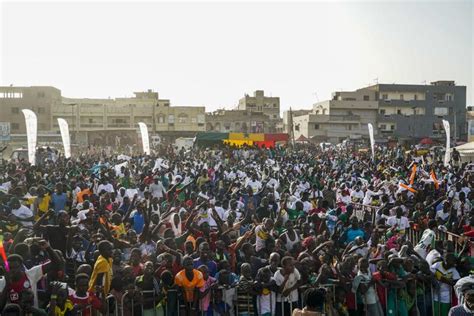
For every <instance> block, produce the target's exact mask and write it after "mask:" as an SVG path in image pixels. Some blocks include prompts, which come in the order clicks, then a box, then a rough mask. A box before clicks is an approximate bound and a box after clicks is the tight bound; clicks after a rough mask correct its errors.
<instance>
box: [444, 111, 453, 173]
mask: <svg viewBox="0 0 474 316" xmlns="http://www.w3.org/2000/svg"><path fill="white" fill-rule="evenodd" d="M443 127H444V131H445V132H446V153H445V154H444V166H445V167H447V166H448V165H449V160H450V158H451V152H450V150H451V145H450V138H451V131H450V127H449V122H448V121H446V120H443Z"/></svg>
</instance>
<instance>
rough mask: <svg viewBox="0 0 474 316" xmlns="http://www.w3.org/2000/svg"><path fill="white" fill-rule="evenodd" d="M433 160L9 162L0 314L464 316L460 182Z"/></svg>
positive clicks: (327, 154)
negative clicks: (31, 163) (30, 163)
mask: <svg viewBox="0 0 474 316" xmlns="http://www.w3.org/2000/svg"><path fill="white" fill-rule="evenodd" d="M443 158H444V157H442V156H440V155H433V154H430V153H427V154H425V155H424V156H422V157H420V156H417V155H416V154H414V153H413V152H409V151H407V152H405V150H404V149H402V148H401V147H400V146H399V147H394V148H388V147H378V148H377V149H376V153H375V156H374V157H373V158H372V157H371V154H370V152H365V151H357V150H353V149H349V148H342V147H341V148H337V149H336V148H330V149H326V148H325V149H324V150H322V149H321V148H320V147H318V146H299V147H296V148H276V149H259V148H248V147H244V148H232V147H220V148H214V149H192V150H188V151H185V150H180V151H179V152H175V151H174V150H173V149H172V148H165V147H163V148H157V149H156V150H155V151H154V153H153V155H152V156H144V155H142V154H136V155H132V156H126V155H123V154H120V153H114V152H113V151H108V152H105V151H98V152H95V153H91V152H87V153H85V152H84V153H82V154H81V155H79V156H76V157H74V158H72V159H64V158H62V157H59V158H57V159H55V161H50V160H46V161H41V162H40V163H38V166H31V165H29V164H28V163H27V162H25V161H16V162H9V163H7V164H5V165H4V166H3V169H2V173H1V174H0V217H1V221H0V225H1V227H0V228H1V230H2V234H1V236H2V239H1V240H0V241H2V242H1V243H0V255H1V256H0V257H1V259H0V262H1V265H0V266H1V268H0V275H2V277H1V278H0V293H1V294H0V310H1V311H2V313H1V314H2V315H57V316H62V315H86V316H90V315H98V314H102V315H135V316H139V315H144V316H145V315H261V316H269V315H286V316H290V315H331V316H336V315H339V316H346V315H370V316H382V315H387V316H388V315H396V316H405V315H436V316H446V315H448V313H449V315H453V316H458V315H474V273H473V257H472V254H471V251H472V250H473V249H472V248H473V244H472V242H471V241H470V240H471V238H473V237H474V213H473V211H472V203H473V202H474V191H472V186H473V182H474V174H471V173H470V172H469V170H466V168H465V165H463V164H461V162H460V157H459V154H458V153H453V155H452V159H451V161H450V165H449V166H447V167H445V166H444V165H443V162H442V160H443ZM413 236H415V238H413Z"/></svg>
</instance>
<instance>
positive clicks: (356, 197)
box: [351, 185, 364, 203]
mask: <svg viewBox="0 0 474 316" xmlns="http://www.w3.org/2000/svg"><path fill="white" fill-rule="evenodd" d="M363 199H364V192H362V191H361V189H360V187H359V186H358V185H356V186H355V187H354V190H352V192H351V200H352V201H353V202H355V203H360V202H362V200H363Z"/></svg>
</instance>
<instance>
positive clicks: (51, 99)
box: [0, 87, 206, 145]
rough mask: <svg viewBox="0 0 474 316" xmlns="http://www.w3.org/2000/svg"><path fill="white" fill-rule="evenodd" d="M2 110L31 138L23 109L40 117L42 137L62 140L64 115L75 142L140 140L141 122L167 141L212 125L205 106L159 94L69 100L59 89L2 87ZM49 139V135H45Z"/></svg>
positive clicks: (20, 136)
mask: <svg viewBox="0 0 474 316" xmlns="http://www.w3.org/2000/svg"><path fill="white" fill-rule="evenodd" d="M0 96H3V98H1V99H0V114H1V117H2V120H5V121H7V122H8V121H9V122H11V133H12V134H13V136H16V138H17V139H23V138H24V139H25V140H26V135H25V133H26V130H25V122H24V121H25V120H24V116H23V114H22V112H21V109H23V108H29V109H32V110H33V111H34V112H35V113H36V114H37V117H38V134H39V141H48V140H49V141H60V137H59V126H58V123H57V119H58V118H64V119H65V120H66V121H67V122H68V124H69V131H70V135H71V139H72V142H73V143H78V144H108V145H118V144H136V143H137V139H138V137H139V133H138V122H144V123H146V124H147V126H148V131H149V133H150V134H152V135H153V134H159V135H160V136H161V137H162V139H167V138H169V139H174V138H176V137H183V136H184V137H186V136H189V137H194V135H195V134H196V132H202V131H205V129H206V124H205V108H204V106H170V101H169V100H166V99H160V98H159V95H158V93H157V92H153V91H151V90H148V91H146V92H135V93H134V97H131V98H115V99H88V98H66V97H62V96H61V91H60V90H58V89H56V88H53V87H15V88H12V87H2V88H0ZM42 137H43V138H42Z"/></svg>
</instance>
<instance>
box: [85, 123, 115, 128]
mask: <svg viewBox="0 0 474 316" xmlns="http://www.w3.org/2000/svg"><path fill="white" fill-rule="evenodd" d="M109 126H110V125H109ZM81 127H84V128H94V127H95V128H104V124H103V123H84V124H82V123H81Z"/></svg>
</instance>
